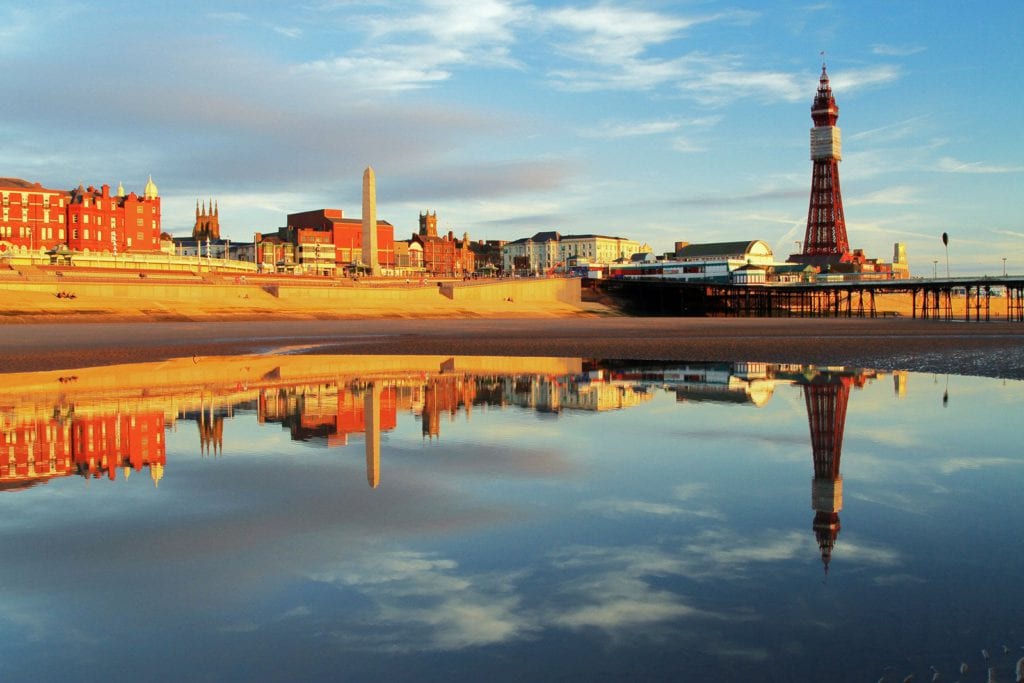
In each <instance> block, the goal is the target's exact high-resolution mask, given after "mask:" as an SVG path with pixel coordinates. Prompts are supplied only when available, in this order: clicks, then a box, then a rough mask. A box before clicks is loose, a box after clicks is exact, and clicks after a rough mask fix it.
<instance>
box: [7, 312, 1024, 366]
mask: <svg viewBox="0 0 1024 683" xmlns="http://www.w3.org/2000/svg"><path fill="white" fill-rule="evenodd" d="M279 351H288V352H291V353H332V354H346V353H349V354H360V355H362V354H432V355H492V356H502V355H505V356H562V357H579V358H608V359H613V358H617V359H637V360H673V361H687V360H689V361H700V360H704V361H708V360H710V361H715V360H720V361H763V362H779V363H810V364H817V365H845V366H856V367H868V368H874V369H878V370H886V371H891V370H912V371H921V372H935V373H950V374H967V375H981V376H988V377H1004V378H1015V379H1024V324H1021V323H1006V322H998V323H964V322H943V321H932V320H908V319H903V318H896V319H852V320H846V319H795V318H790V319H769V318H713V319H707V318H629V317H607V318H602V317H565V318H537V319H529V318H516V319H507V318H447V319H389V318H375V319H364V320H266V321H225V322H154V323H131V322H82V323H75V322H72V323H61V324H25V325H0V373H4V372H25V371H34V370H58V369H73V368H79V367H87V366H95V365H112V364H117V363H130V362H141V361H154V360H161V359H167V358H175V357H190V356H194V357H195V358H196V360H197V362H198V361H200V360H201V359H202V358H203V357H205V356H212V355H232V354H239V353H271V352H279Z"/></svg>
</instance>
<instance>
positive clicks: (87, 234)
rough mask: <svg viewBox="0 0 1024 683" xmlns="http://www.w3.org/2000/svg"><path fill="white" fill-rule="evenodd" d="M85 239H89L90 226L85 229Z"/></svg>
mask: <svg viewBox="0 0 1024 683" xmlns="http://www.w3.org/2000/svg"><path fill="white" fill-rule="evenodd" d="M84 239H89V229H88V228H86V229H85V235H84Z"/></svg>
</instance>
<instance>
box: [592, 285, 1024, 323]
mask: <svg viewBox="0 0 1024 683" xmlns="http://www.w3.org/2000/svg"><path fill="white" fill-rule="evenodd" d="M588 286H592V287H594V288H595V289H597V290H599V291H601V292H603V293H605V294H607V295H608V296H610V297H612V298H614V299H617V300H619V301H621V302H622V303H623V304H624V305H625V306H626V307H627V308H628V309H630V310H631V312H635V313H640V314H648V315H673V316H695V317H714V316H735V317H769V318H772V317H783V318H786V317H811V318H878V317H883V316H885V315H887V314H888V313H889V312H887V311H879V310H878V307H877V306H876V296H878V295H880V294H900V295H909V296H910V299H911V302H912V314H911V317H913V318H915V319H916V318H921V319H935V320H962V321H965V322H992V321H1007V322H1024V277H1021V276H1009V277H973V278H972V277H968V278H931V279H925V278H915V279H904V280H843V281H834V282H810V283H778V284H773V283H768V284H732V283H725V282H707V281H705V282H697V281H690V282H682V281H674V280H666V279H661V278H637V279H628V280H627V279H611V280H592V281H589V283H588ZM999 296H1001V297H1003V298H1004V299H1005V301H1006V311H1005V315H1003V314H1001V313H1000V314H996V313H993V307H992V305H991V302H992V299H993V298H995V297H999ZM954 297H958V298H959V297H962V298H963V306H957V307H956V309H957V310H956V312H954V306H953V299H954Z"/></svg>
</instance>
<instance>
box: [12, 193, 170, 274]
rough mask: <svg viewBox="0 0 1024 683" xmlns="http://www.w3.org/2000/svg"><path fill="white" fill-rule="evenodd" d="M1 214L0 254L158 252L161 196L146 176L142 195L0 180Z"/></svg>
mask: <svg viewBox="0 0 1024 683" xmlns="http://www.w3.org/2000/svg"><path fill="white" fill-rule="evenodd" d="M0 199H2V203H3V215H2V220H0V255H3V254H4V253H7V252H10V253H28V252H35V253H39V252H45V251H49V250H52V249H54V248H57V247H60V246H65V247H67V248H68V249H71V250H72V251H80V252H109V253H123V252H126V251H137V252H149V251H159V250H160V197H159V195H158V192H157V187H156V185H155V184H154V183H153V179H152V178H150V179H149V181H148V182H147V183H146V188H145V190H144V192H143V195H142V196H141V197H140V196H138V195H136V194H135V193H134V192H132V193H130V194H127V195H126V194H125V193H124V189H123V188H122V187H118V192H117V194H116V195H112V194H111V193H110V186H109V185H103V186H102V187H101V188H100V189H96V188H94V187H92V186H90V187H88V188H84V187H82V186H81V185H79V186H78V187H77V188H76V189H74V190H71V191H70V192H66V191H63V190H52V189H47V188H44V187H43V186H42V185H40V184H39V183H35V184H33V183H29V182H27V181H24V180H20V179H17V178H2V179H0Z"/></svg>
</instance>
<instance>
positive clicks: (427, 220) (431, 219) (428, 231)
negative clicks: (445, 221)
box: [420, 211, 437, 237]
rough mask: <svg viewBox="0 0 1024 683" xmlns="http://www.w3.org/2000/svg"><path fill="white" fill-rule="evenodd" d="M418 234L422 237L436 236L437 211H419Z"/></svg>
mask: <svg viewBox="0 0 1024 683" xmlns="http://www.w3.org/2000/svg"><path fill="white" fill-rule="evenodd" d="M420 234H421V235H423V236H424V237H437V211H435V212H434V213H430V212H429V211H427V212H426V213H420Z"/></svg>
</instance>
